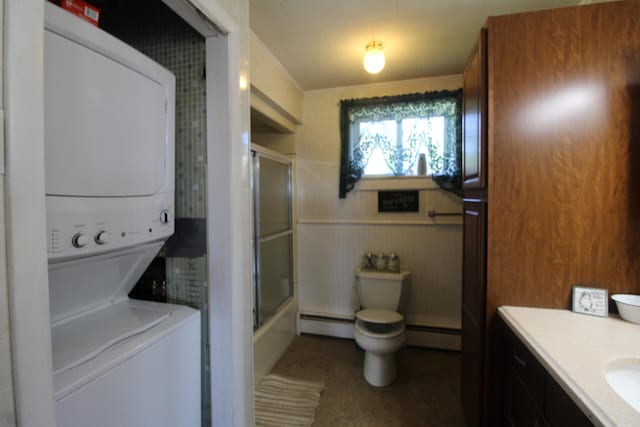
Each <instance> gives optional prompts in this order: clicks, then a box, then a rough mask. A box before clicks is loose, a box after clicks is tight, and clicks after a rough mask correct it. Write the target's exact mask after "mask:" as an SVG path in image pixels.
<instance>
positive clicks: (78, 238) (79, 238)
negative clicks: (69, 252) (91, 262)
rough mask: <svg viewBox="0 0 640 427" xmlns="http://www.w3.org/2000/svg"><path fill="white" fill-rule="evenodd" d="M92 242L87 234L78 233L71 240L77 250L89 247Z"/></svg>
mask: <svg viewBox="0 0 640 427" xmlns="http://www.w3.org/2000/svg"><path fill="white" fill-rule="evenodd" d="M90 241H91V239H90V238H89V236H87V235H86V234H82V233H77V234H76V235H75V236H73V238H72V239H71V244H72V245H73V246H74V247H76V248H82V247H84V246H87V245H88V244H89V242H90Z"/></svg>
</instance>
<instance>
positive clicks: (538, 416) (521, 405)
mask: <svg viewBox="0 0 640 427" xmlns="http://www.w3.org/2000/svg"><path fill="white" fill-rule="evenodd" d="M543 378H544V377H543ZM504 405H505V424H506V425H507V426H510V427H520V426H522V427H546V426H548V424H547V422H546V420H545V418H544V416H543V415H542V413H541V411H540V408H538V406H537V405H536V404H535V402H534V400H533V398H532V397H531V395H530V394H529V390H527V387H526V386H525V384H524V382H523V381H522V379H521V378H520V377H519V376H518V374H516V372H515V370H513V369H511V368H510V367H508V368H507V373H506V377H505V388H504ZM566 425H569V424H566Z"/></svg>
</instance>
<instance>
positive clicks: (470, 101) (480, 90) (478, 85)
mask: <svg viewBox="0 0 640 427" xmlns="http://www.w3.org/2000/svg"><path fill="white" fill-rule="evenodd" d="M486 46H487V30H486V29H484V28H483V29H482V31H481V32H480V36H478V39H477V40H476V43H475V44H474V46H473V49H472V51H471V54H470V55H469V58H468V59H467V63H466V64H465V69H464V78H463V94H462V96H463V115H462V135H463V137H462V138H463V148H462V173H463V177H462V178H463V188H464V189H465V190H473V189H482V188H486V187H487V126H486V123H487V58H486V56H487V50H486Z"/></svg>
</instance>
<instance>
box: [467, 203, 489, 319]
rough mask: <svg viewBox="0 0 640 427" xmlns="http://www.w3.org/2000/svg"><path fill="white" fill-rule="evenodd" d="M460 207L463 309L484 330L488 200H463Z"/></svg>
mask: <svg viewBox="0 0 640 427" xmlns="http://www.w3.org/2000/svg"><path fill="white" fill-rule="evenodd" d="M463 209H464V229H463V239H464V244H463V253H462V262H463V269H462V309H463V311H466V312H467V315H468V317H469V318H470V320H471V321H472V322H473V323H474V326H475V327H476V328H477V329H480V330H484V318H485V317H484V314H485V293H486V292H485V290H486V284H485V282H486V278H485V264H486V259H485V254H486V246H487V237H486V236H487V233H486V224H487V219H486V212H487V204H486V202H485V201H483V200H465V201H464V203H463Z"/></svg>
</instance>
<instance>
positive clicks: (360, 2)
mask: <svg viewBox="0 0 640 427" xmlns="http://www.w3.org/2000/svg"><path fill="white" fill-rule="evenodd" d="M593 2H594V3H595V2H597V0H596V1H593ZM585 3H591V0H251V2H250V27H251V29H252V31H253V32H254V33H255V34H256V36H257V37H258V38H259V39H260V40H261V41H262V42H263V43H264V44H265V45H266V46H267V47H268V48H269V50H270V51H271V52H272V53H273V55H275V57H276V58H278V60H279V61H280V62H281V63H282V65H283V66H284V67H285V68H286V69H287V70H288V71H289V73H290V74H291V76H292V77H293V78H294V79H295V80H296V81H297V82H298V83H299V84H300V85H301V86H302V88H303V89H304V90H311V89H320V88H328V87H338V86H350V85H358V84H365V83H373V82H383V81H394V80H404V79H411V78H418V77H431V76H442V75H449V74H458V73H461V72H462V69H463V65H464V61H465V58H466V56H467V53H468V52H469V50H470V48H471V46H472V44H473V41H474V39H475V37H476V36H477V34H478V31H479V30H480V28H481V27H482V25H483V24H484V22H485V20H486V19H487V17H488V16H495V15H504V14H508V13H515V12H523V11H531V10H538V9H548V8H553V7H563V6H575V5H577V4H585ZM371 40H380V41H382V42H383V43H384V52H385V55H386V58H387V65H386V67H385V69H384V70H382V71H381V72H380V73H379V74H378V75H370V74H367V72H365V71H364V69H363V68H362V56H363V55H364V52H365V46H366V44H367V42H369V41H371Z"/></svg>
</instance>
